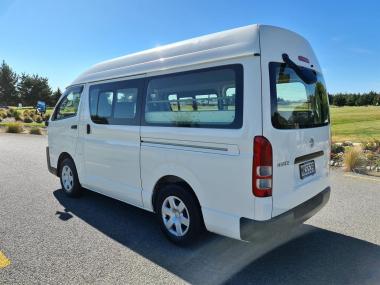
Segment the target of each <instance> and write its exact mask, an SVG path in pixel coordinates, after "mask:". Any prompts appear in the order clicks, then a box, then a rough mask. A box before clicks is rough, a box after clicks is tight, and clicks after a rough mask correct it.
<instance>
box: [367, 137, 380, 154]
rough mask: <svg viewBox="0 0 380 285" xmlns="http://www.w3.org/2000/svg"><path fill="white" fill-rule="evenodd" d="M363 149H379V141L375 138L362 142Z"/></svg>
mask: <svg viewBox="0 0 380 285" xmlns="http://www.w3.org/2000/svg"><path fill="white" fill-rule="evenodd" d="M363 149H364V150H369V151H373V152H375V151H377V150H378V149H380V141H379V140H376V139H373V140H371V141H368V142H366V143H364V144H363Z"/></svg>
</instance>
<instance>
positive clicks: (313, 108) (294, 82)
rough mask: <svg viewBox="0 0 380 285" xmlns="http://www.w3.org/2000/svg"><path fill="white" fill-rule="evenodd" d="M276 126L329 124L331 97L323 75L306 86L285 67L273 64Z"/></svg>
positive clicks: (303, 126)
mask: <svg viewBox="0 0 380 285" xmlns="http://www.w3.org/2000/svg"><path fill="white" fill-rule="evenodd" d="M269 70H270V84H271V86H270V88H271V102H272V106H271V107H272V124H273V126H274V127H275V128H278V129H298V128H313V127H319V126H324V125H327V124H328V123H329V105H328V95H327V92H326V88H325V83H324V80H323V77H322V75H321V74H319V73H317V78H318V80H317V82H315V83H312V84H307V83H305V82H304V81H303V80H302V79H301V78H300V77H299V76H298V75H297V74H296V72H295V71H294V70H293V69H292V68H290V67H288V66H287V65H286V64H285V63H270V64H269Z"/></svg>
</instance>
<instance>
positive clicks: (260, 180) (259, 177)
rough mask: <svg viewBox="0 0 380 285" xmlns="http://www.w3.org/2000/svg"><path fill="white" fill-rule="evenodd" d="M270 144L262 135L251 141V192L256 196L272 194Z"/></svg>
mask: <svg viewBox="0 0 380 285" xmlns="http://www.w3.org/2000/svg"><path fill="white" fill-rule="evenodd" d="M272 174H273V158H272V145H271V143H270V142H269V141H268V140H267V139H266V138H265V137H262V136H256V137H255V138H254V141H253V168H252V192H253V195H255V196H256V197H269V196H272V181H273V179H272Z"/></svg>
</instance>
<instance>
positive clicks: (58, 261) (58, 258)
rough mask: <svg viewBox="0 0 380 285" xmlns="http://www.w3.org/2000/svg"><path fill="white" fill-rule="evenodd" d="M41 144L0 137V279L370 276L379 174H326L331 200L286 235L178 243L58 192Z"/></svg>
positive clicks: (263, 280)
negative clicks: (181, 245) (186, 245)
mask: <svg viewBox="0 0 380 285" xmlns="http://www.w3.org/2000/svg"><path fill="white" fill-rule="evenodd" d="M46 145H47V137H46V136H32V135H12V134H0V265H1V264H2V260H3V262H4V264H5V266H3V267H2V266H0V284H19V283H22V284H26V283H27V284H31V283H49V284H78V283H80V284H82V283H97V284H114V283H117V284H125V283H138V284H142V283H144V284H148V283H151V284H153V283H154V284H159V283H165V284H174V283H175V284H177V283H179V284H180V283H192V284H222V283H229V284H284V283H289V284H326V283H327V284H378V283H379V280H380V180H379V179H376V178H370V177H364V176H355V175H349V176H347V175H345V174H344V173H342V172H338V171H332V173H331V176H332V193H331V199H330V202H329V203H328V205H327V206H326V207H325V208H324V209H322V210H321V212H319V213H318V214H317V215H316V216H315V217H313V218H312V219H310V220H309V221H308V222H307V223H306V224H305V225H302V226H301V227H300V228H299V229H297V230H296V231H294V232H293V233H291V234H284V235H281V236H274V237H273V238H272V239H270V240H263V241H260V242H257V243H244V242H240V241H235V240H232V239H229V238H225V237H221V236H217V235H214V234H210V233H209V234H205V236H204V238H203V239H202V241H201V242H199V243H198V244H196V245H194V246H192V247H189V248H179V247H176V246H174V245H172V244H171V243H169V242H168V241H167V240H166V239H165V238H164V237H163V235H162V234H161V233H160V230H159V227H158V225H157V224H156V221H155V217H154V215H153V214H151V213H148V212H145V211H143V210H140V209H137V208H135V207H132V206H129V205H126V204H124V203H121V202H119V201H116V200H113V199H110V198H107V197H104V196H102V195H99V194H95V193H92V192H89V191H86V193H85V195H84V196H83V197H81V198H80V199H70V198H67V197H66V196H65V195H64V194H63V193H62V191H61V190H60V184H59V180H58V178H56V177H54V176H53V175H51V174H50V173H49V172H48V171H47V167H46V158H45V146H46ZM2 256H3V257H2ZM6 260H8V261H9V262H8V263H6V262H5V261H6Z"/></svg>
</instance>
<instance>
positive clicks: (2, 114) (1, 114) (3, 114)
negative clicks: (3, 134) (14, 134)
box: [0, 109, 7, 119]
mask: <svg viewBox="0 0 380 285" xmlns="http://www.w3.org/2000/svg"><path fill="white" fill-rule="evenodd" d="M6 117H7V111H5V110H4V109H0V118H1V119H5V118H6Z"/></svg>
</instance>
